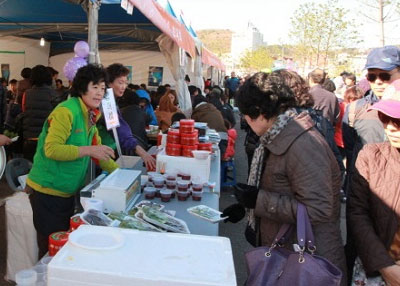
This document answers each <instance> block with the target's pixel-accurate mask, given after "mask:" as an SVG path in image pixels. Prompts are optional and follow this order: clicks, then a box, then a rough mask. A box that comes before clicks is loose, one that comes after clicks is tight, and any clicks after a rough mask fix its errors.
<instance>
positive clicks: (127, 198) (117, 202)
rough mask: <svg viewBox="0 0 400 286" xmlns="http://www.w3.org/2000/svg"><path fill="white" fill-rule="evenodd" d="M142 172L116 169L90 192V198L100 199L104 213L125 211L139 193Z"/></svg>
mask: <svg viewBox="0 0 400 286" xmlns="http://www.w3.org/2000/svg"><path fill="white" fill-rule="evenodd" d="M141 174H142V172H141V171H137V170H132V169H116V170H115V171H114V172H112V173H111V174H110V175H108V176H107V177H106V178H105V179H104V180H102V181H101V182H100V185H99V186H98V187H97V188H96V189H94V190H93V191H92V197H93V198H96V199H101V200H102V201H103V203H104V211H105V212H112V211H117V212H119V211H126V210H127V209H129V207H130V206H131V204H132V202H133V201H134V200H135V199H136V198H137V194H139V192H140V176H141Z"/></svg>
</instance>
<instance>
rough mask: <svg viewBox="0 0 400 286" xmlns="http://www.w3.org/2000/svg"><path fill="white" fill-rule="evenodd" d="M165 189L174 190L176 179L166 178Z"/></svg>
mask: <svg viewBox="0 0 400 286" xmlns="http://www.w3.org/2000/svg"><path fill="white" fill-rule="evenodd" d="M167 189H169V190H175V189H176V180H168V179H167Z"/></svg>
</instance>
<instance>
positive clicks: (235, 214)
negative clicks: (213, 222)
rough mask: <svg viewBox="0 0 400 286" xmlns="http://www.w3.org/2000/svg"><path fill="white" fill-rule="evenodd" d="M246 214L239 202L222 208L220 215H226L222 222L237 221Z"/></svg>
mask: <svg viewBox="0 0 400 286" xmlns="http://www.w3.org/2000/svg"><path fill="white" fill-rule="evenodd" d="M245 214H246V210H245V209H244V207H243V206H242V205H241V204H233V205H230V206H229V207H227V208H226V209H224V211H223V212H222V214H221V217H222V218H223V217H226V216H227V217H228V218H227V219H226V220H224V222H228V221H230V222H232V223H237V222H239V221H241V220H242V218H244V216H245Z"/></svg>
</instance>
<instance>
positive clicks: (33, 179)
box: [27, 65, 118, 258]
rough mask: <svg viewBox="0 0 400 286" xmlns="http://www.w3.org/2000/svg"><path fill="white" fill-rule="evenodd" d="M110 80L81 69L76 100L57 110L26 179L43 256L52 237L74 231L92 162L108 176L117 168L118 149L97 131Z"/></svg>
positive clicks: (90, 68) (100, 73) (99, 72)
mask: <svg viewBox="0 0 400 286" xmlns="http://www.w3.org/2000/svg"><path fill="white" fill-rule="evenodd" d="M106 79H107V74H106V72H105V70H104V69H103V67H101V66H98V65H87V66H85V67H82V68H80V69H79V70H78V72H77V74H76V76H75V78H74V81H73V83H72V90H71V95H72V97H71V98H70V99H69V100H67V101H64V102H63V103H61V104H59V105H58V106H57V107H56V108H55V109H54V110H53V112H52V113H51V114H50V115H49V117H48V118H47V120H46V121H45V123H44V126H43V129H42V132H41V133H40V136H39V140H38V146H37V149H36V153H35V156H34V159H33V166H32V169H31V171H30V173H29V176H28V179H27V191H28V192H29V193H30V196H29V199H30V202H31V206H32V211H33V223H34V226H35V229H36V231H37V239H38V246H39V258H40V257H42V256H43V255H44V254H45V253H46V252H47V250H48V236H49V235H50V234H51V233H53V232H57V231H64V230H68V229H69V219H70V217H71V216H72V215H73V213H74V207H75V206H74V203H75V200H74V195H75V193H76V192H77V191H79V190H80V189H81V188H82V187H83V186H84V183H85V177H86V173H87V170H88V166H89V160H90V158H92V159H93V160H94V161H95V162H96V163H98V164H99V165H100V167H101V168H102V169H103V170H105V171H107V172H112V171H114V170H115V169H116V168H118V165H117V164H116V163H115V162H114V160H112V158H113V157H114V151H113V150H112V149H111V148H110V147H108V146H104V145H101V138H100V136H99V135H98V131H97V128H96V122H97V120H98V119H99V117H100V115H101V113H100V111H99V109H98V108H99V106H100V103H101V100H102V99H103V97H104V94H105V88H106Z"/></svg>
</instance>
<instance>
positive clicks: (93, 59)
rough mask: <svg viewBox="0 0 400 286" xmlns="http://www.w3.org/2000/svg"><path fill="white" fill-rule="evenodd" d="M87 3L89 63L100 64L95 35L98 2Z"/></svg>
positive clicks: (96, 36) (96, 34)
mask: <svg viewBox="0 0 400 286" xmlns="http://www.w3.org/2000/svg"><path fill="white" fill-rule="evenodd" d="M88 2H89V3H88V4H89V5H88V6H89V13H88V22H89V32H88V43H89V47H90V52H89V63H91V64H93V63H100V57H99V48H98V47H99V46H98V33H97V25H98V22H99V9H100V1H99V0H95V1H90V0H89V1H88Z"/></svg>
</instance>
